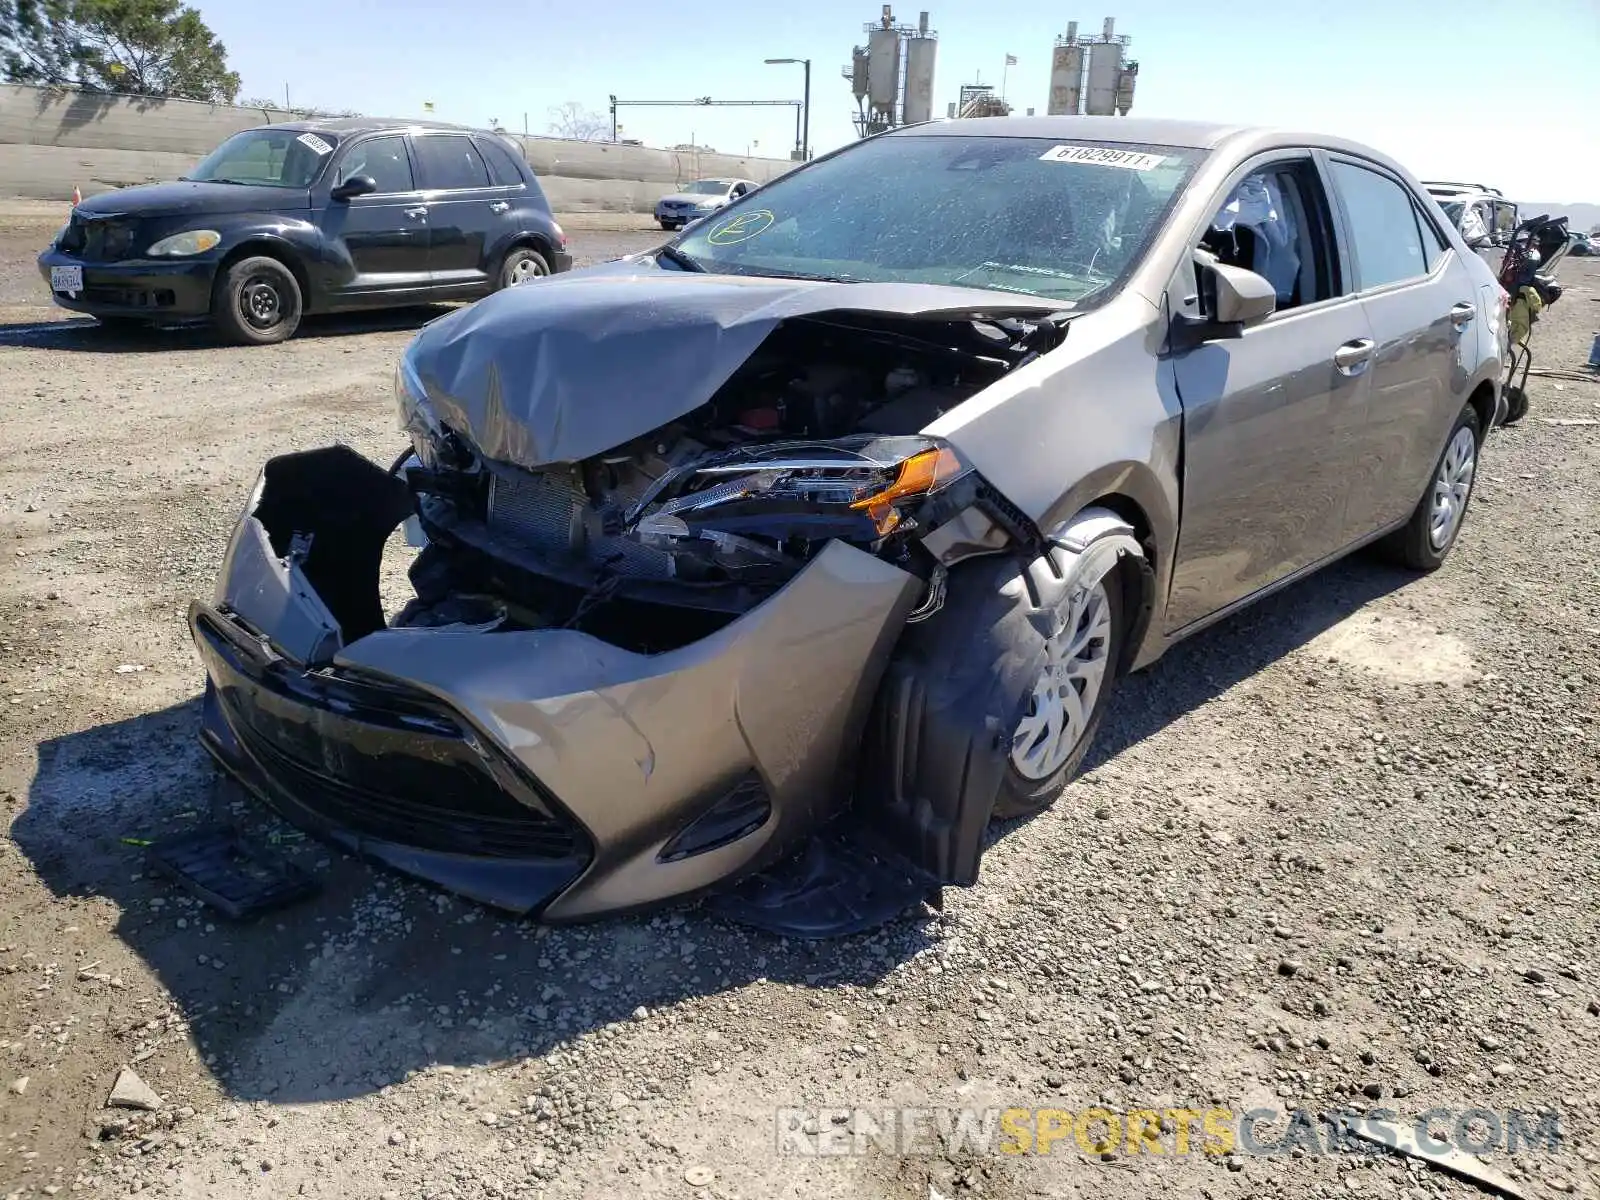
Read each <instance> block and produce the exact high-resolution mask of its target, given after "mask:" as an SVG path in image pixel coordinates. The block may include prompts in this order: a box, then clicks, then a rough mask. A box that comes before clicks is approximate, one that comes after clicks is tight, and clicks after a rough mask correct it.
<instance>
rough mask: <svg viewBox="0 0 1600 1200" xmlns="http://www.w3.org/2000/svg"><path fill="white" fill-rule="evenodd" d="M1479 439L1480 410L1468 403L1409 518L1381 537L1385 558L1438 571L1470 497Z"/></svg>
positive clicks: (1421, 569)
mask: <svg viewBox="0 0 1600 1200" xmlns="http://www.w3.org/2000/svg"><path fill="white" fill-rule="evenodd" d="M1481 442H1482V434H1481V432H1480V431H1479V428H1478V413H1477V410H1476V409H1474V408H1473V407H1472V405H1470V404H1469V405H1467V406H1466V407H1465V408H1463V409H1462V410H1461V415H1460V416H1459V417H1457V418H1456V423H1455V427H1454V428H1452V429H1451V431H1450V436H1449V438H1448V439H1446V441H1445V445H1444V451H1443V453H1441V454H1440V455H1439V461H1438V462H1437V463H1436V464H1435V465H1434V468H1433V477H1432V479H1431V481H1430V482H1429V484H1428V490H1427V491H1426V492H1424V493H1423V495H1422V499H1421V500H1419V501H1417V507H1416V508H1415V509H1414V510H1413V511H1412V513H1411V520H1410V521H1408V522H1406V524H1405V525H1404V526H1403V527H1402V528H1400V529H1397V530H1395V531H1394V532H1393V533H1391V534H1390V535H1389V536H1388V537H1387V538H1385V539H1384V540H1383V542H1382V550H1383V552H1384V553H1385V554H1386V556H1387V557H1389V558H1390V559H1392V560H1393V561H1395V562H1397V563H1399V564H1401V565H1403V566H1407V567H1410V568H1411V569H1412V570H1413V571H1436V570H1438V569H1439V568H1440V567H1441V566H1443V565H1444V560H1445V559H1446V558H1447V557H1448V556H1449V554H1450V548H1451V547H1452V546H1454V545H1455V544H1456V536H1457V535H1458V534H1459V533H1460V532H1461V523H1462V522H1463V521H1464V520H1465V519H1466V516H1467V505H1468V504H1469V503H1470V502H1471V500H1472V484H1473V480H1474V479H1475V477H1476V476H1477V472H1478V447H1479V445H1480V443H1481Z"/></svg>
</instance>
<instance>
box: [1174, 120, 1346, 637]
mask: <svg viewBox="0 0 1600 1200" xmlns="http://www.w3.org/2000/svg"><path fill="white" fill-rule="evenodd" d="M1244 197H1250V198H1251V199H1250V200H1249V202H1248V203H1245V202H1243V200H1242V198H1244ZM1215 205H1216V207H1215V209H1214V211H1215V212H1216V213H1217V216H1215V217H1213V218H1212V222H1211V226H1210V228H1209V229H1207V230H1205V231H1203V232H1202V235H1201V236H1200V237H1198V238H1197V241H1199V242H1201V243H1202V244H1203V245H1204V246H1205V248H1206V249H1207V250H1209V251H1210V252H1213V253H1215V254H1217V256H1218V257H1219V258H1221V259H1222V260H1223V261H1224V262H1227V263H1229V264H1230V265H1234V266H1240V267H1244V268H1247V269H1250V270H1254V271H1256V272H1257V273H1258V274H1262V275H1264V276H1266V277H1267V278H1268V279H1269V280H1270V281H1271V282H1272V283H1273V285H1274V289H1275V291H1276V292H1277V294H1278V311H1276V312H1275V313H1273V314H1272V315H1271V316H1270V317H1268V318H1267V319H1266V320H1265V321H1262V322H1261V323H1260V324H1258V325H1254V326H1252V327H1250V328H1248V329H1246V330H1245V331H1244V333H1243V334H1242V336H1240V337H1239V338H1237V339H1231V340H1217V341H1211V342H1207V343H1205V344H1203V345H1200V346H1196V347H1194V348H1193V349H1190V350H1187V351H1183V352H1181V353H1177V354H1175V355H1174V356H1173V367H1174V375H1175V381H1176V384H1177V388H1178V394H1179V397H1180V399H1181V402H1182V404H1183V431H1184V432H1183V438H1184V455H1183V458H1184V462H1183V516H1182V522H1181V526H1180V529H1179V534H1178V549H1177V555H1176V559H1175V561H1174V566H1173V577H1172V590H1171V595H1170V598H1169V603H1168V606H1167V613H1168V632H1173V631H1176V630H1178V629H1181V628H1183V627H1184V626H1186V625H1190V624H1192V623H1194V622H1195V621H1198V620H1201V619H1203V618H1205V617H1207V616H1209V615H1211V614H1212V613H1215V612H1217V611H1219V610H1221V609H1223V608H1226V607H1227V606H1229V605H1230V604H1233V603H1235V602H1237V601H1240V600H1243V599H1244V598H1246V597H1248V596H1250V595H1251V594H1252V593H1254V592H1257V591H1259V590H1260V589H1262V588H1264V587H1267V586H1269V585H1270V584H1273V583H1275V582H1277V581H1278V580H1280V579H1283V578H1284V577H1286V576H1288V575H1291V574H1293V573H1294V572H1295V571H1297V570H1300V569H1302V568H1304V567H1308V566H1311V565H1313V564H1315V563H1317V562H1319V561H1320V560H1322V559H1324V558H1326V557H1328V556H1329V555H1331V554H1333V553H1335V552H1336V551H1338V550H1340V549H1342V548H1343V546H1344V544H1345V523H1344V517H1345V510H1346V507H1347V504H1348V502H1349V497H1350V491H1351V485H1352V475H1351V464H1352V462H1353V460H1354V457H1355V450H1356V444H1357V439H1358V438H1359V436H1360V433H1361V431H1362V429H1363V427H1364V423H1365V421H1364V411H1365V403H1366V398H1367V394H1368V381H1367V366H1368V356H1369V355H1370V354H1371V352H1372V349H1373V341H1372V335H1371V331H1370V329H1369V328H1368V325H1367V316H1366V312H1365V311H1364V310H1363V308H1362V306H1361V302H1360V300H1359V299H1358V298H1357V297H1356V296H1354V295H1352V294H1351V290H1350V289H1349V288H1347V287H1346V286H1345V283H1344V280H1345V279H1346V278H1347V275H1348V266H1347V264H1346V263H1345V261H1344V258H1343V256H1342V254H1341V253H1340V250H1339V246H1338V242H1337V237H1336V232H1335V231H1336V225H1335V222H1334V218H1333V213H1332V210H1331V207H1330V205H1329V202H1328V198H1327V194H1326V187H1325V183H1324V180H1323V176H1322V173H1321V171H1320V169H1319V167H1318V164H1317V162H1316V159H1315V157H1314V155H1313V154H1312V152H1311V151H1310V150H1309V149H1308V150H1302V151H1297V152H1288V153H1283V152H1274V153H1272V154H1270V155H1265V156H1262V157H1261V158H1258V159H1255V160H1253V161H1252V162H1250V163H1248V164H1246V165H1245V166H1244V167H1243V168H1241V169H1240V171H1238V172H1237V173H1236V174H1235V176H1234V178H1233V180H1232V181H1231V182H1230V184H1229V185H1228V186H1227V187H1226V188H1224V189H1223V190H1222V191H1221V192H1220V193H1219V194H1218V195H1217V197H1216V201H1215ZM1230 210H1232V212H1231V214H1230ZM1224 226H1226V227H1227V228H1223V227H1224ZM1193 299H1194V298H1193V297H1190V298H1189V300H1190V301H1191V302H1192V301H1193ZM1185 307H1187V305H1185Z"/></svg>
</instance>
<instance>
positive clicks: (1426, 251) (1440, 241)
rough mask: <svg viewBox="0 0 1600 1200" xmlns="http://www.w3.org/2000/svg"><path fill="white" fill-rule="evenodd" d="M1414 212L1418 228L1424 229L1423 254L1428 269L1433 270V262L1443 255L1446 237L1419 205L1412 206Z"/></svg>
mask: <svg viewBox="0 0 1600 1200" xmlns="http://www.w3.org/2000/svg"><path fill="white" fill-rule="evenodd" d="M1411 211H1412V213H1413V214H1414V215H1415V216H1416V218H1417V228H1418V229H1420V230H1421V231H1422V256H1423V261H1424V262H1425V263H1426V264H1427V269H1428V270H1430V271H1431V270H1433V264H1434V263H1436V262H1438V261H1439V259H1440V257H1441V256H1443V254H1444V252H1445V248H1446V243H1445V240H1444V238H1443V237H1442V236H1441V235H1440V233H1439V230H1438V227H1437V226H1435V225H1434V223H1433V222H1432V221H1430V220H1429V219H1428V217H1427V214H1426V213H1424V212H1423V211H1422V209H1421V208H1419V207H1418V206H1417V205H1415V204H1413V205H1412V206H1411Z"/></svg>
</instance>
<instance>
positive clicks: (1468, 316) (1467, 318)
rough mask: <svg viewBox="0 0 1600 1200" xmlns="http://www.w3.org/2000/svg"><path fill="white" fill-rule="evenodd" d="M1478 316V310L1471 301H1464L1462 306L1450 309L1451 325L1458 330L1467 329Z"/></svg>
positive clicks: (1457, 305) (1453, 306)
mask: <svg viewBox="0 0 1600 1200" xmlns="http://www.w3.org/2000/svg"><path fill="white" fill-rule="evenodd" d="M1477 315H1478V309H1477V306H1476V305H1475V304H1473V303H1472V302H1471V301H1470V300H1463V301H1462V302H1461V303H1460V304H1456V305H1452V306H1451V308H1450V324H1452V325H1454V326H1455V327H1456V328H1457V329H1465V328H1466V327H1467V326H1468V325H1470V324H1471V323H1472V318H1473V317H1475V316H1477Z"/></svg>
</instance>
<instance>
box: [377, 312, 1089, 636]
mask: <svg viewBox="0 0 1600 1200" xmlns="http://www.w3.org/2000/svg"><path fill="white" fill-rule="evenodd" d="M1061 332H1062V327H1061V326H1060V325H1059V324H1057V323H1054V322H1051V321H1049V320H1048V319H1046V320H1043V321H1040V320H1033V319H1026V320H1025V319H1018V318H1002V319H998V320H981V319H965V320H951V319H937V320H933V319H927V318H920V319H911V320H907V319H903V318H894V317H883V316H876V315H874V316H869V315H864V314H856V313H838V312H829V313H823V314H819V315H814V316H805V317H800V318H794V319H790V320H787V321H784V322H782V323H781V324H779V325H777V326H776V328H774V329H773V330H772V332H771V333H770V334H769V335H768V336H767V337H766V338H765V339H764V340H763V341H762V342H761V344H760V345H759V347H758V348H757V349H756V351H755V352H754V353H753V354H751V355H750V356H749V357H748V358H747V359H746V360H745V361H744V362H743V363H742V364H741V365H740V366H739V367H738V369H737V370H735V371H734V372H733V373H732V374H731V375H730V376H729V377H728V378H727V380H726V382H724V383H723V384H722V385H721V386H720V387H719V388H718V389H717V390H716V391H715V393H714V394H713V395H712V396H711V398H710V400H709V401H708V402H706V403H704V404H701V405H700V406H698V407H696V408H693V409H692V410H691V411H689V412H687V413H685V414H684V415H683V416H681V417H680V418H679V419H677V420H673V421H671V422H669V423H667V424H665V425H662V426H660V427H658V428H656V429H654V430H651V431H650V432H648V433H646V434H644V435H642V436H639V437H635V438H633V439H632V440H629V441H627V442H624V443H622V444H621V445H618V446H616V447H615V448H614V449H611V450H607V451H605V452H602V453H600V454H596V455H593V456H591V457H588V458H585V459H583V460H581V461H577V462H554V463H550V464H548V465H542V466H538V467H535V468H532V469H530V468H527V467H524V466H518V465H512V464H508V463H505V462H497V461H493V460H491V459H490V458H488V457H487V456H485V455H483V454H481V453H480V452H479V451H478V449H477V448H475V447H474V446H473V445H472V444H471V442H470V441H469V440H468V439H467V438H466V437H464V436H462V435H461V433H460V432H459V431H457V430H455V429H453V428H451V427H450V425H449V424H447V423H446V422H445V421H444V420H442V419H440V418H439V417H438V416H437V415H436V414H434V413H433V412H432V411H431V410H430V408H429V406H428V404H427V400H426V398H424V397H419V396H416V395H414V394H407V393H406V392H405V390H404V388H405V385H404V382H403V381H402V385H401V386H402V395H401V397H400V400H401V407H402V414H403V416H404V417H405V418H406V424H407V427H408V429H409V430H410V433H411V436H412V443H413V446H412V450H413V453H412V454H411V455H408V456H406V458H405V459H404V460H403V462H402V464H397V467H399V469H400V470H401V472H402V474H403V477H404V478H405V480H406V482H407V485H408V486H409V488H410V489H411V492H412V494H413V497H414V500H415V502H416V506H417V513H418V516H419V518H420V522H421V525H422V528H423V530H424V531H425V532H426V534H427V535H428V538H429V543H430V544H429V547H428V549H427V550H426V551H425V552H424V554H423V555H422V556H421V558H420V559H419V560H418V562H417V563H416V565H415V567H414V568H413V571H412V582H413V584H414V585H415V587H416V589H417V593H418V600H417V602H415V603H414V604H412V605H410V606H408V608H407V609H406V611H405V612H404V613H402V614H401V615H400V616H399V617H398V618H397V620H396V623H397V624H409V625H427V626H439V625H455V624H468V625H493V626H496V627H499V626H501V625H504V626H506V627H511V628H517V627H521V628H527V627H534V628H538V627H548V626H550V625H552V624H554V625H558V626H561V627H565V628H583V629H585V630H587V631H589V632H593V633H595V634H596V635H597V636H600V637H602V638H605V639H606V640H609V641H613V642H616V643H617V644H620V645H625V646H628V647H629V648H632V649H637V650H645V651H653V650H657V649H664V648H670V647H671V646H674V645H680V644H683V642H684V641H686V640H693V639H694V638H696V637H700V636H704V634H705V633H707V632H709V631H710V630H712V629H715V628H717V627H719V626H720V625H722V624H725V623H726V622H727V621H729V620H731V619H733V618H734V617H736V616H737V615H739V614H740V613H742V612H745V611H748V610H749V609H750V608H751V607H753V606H754V605H756V604H758V603H760V601H761V600H762V599H764V598H765V597H766V596H768V595H770V594H771V593H772V592H773V591H775V590H776V589H777V588H779V587H781V586H782V585H783V584H785V583H786V582H788V581H789V580H790V579H792V578H793V577H794V576H795V574H796V573H797V572H798V571H799V570H800V569H801V568H802V567H804V566H805V565H806V563H807V562H809V561H810V560H811V558H812V557H813V556H814V555H815V554H816V553H817V552H818V551H819V550H820V549H821V547H822V546H823V545H825V544H826V543H827V542H829V541H830V540H840V541H843V542H846V543H849V544H851V545H854V546H856V547H857V548H860V549H863V550H868V551H870V552H872V553H874V554H877V555H878V556H880V557H882V558H884V559H885V560H886V561H890V562H892V563H894V564H895V565H897V566H899V567H900V568H901V569H903V570H906V571H908V572H910V573H912V574H914V575H916V576H918V577H919V578H921V579H923V580H924V581H926V582H927V584H928V594H927V596H926V598H925V600H924V603H923V604H922V605H921V606H919V609H918V613H917V614H914V617H913V619H918V618H919V617H922V616H926V615H931V613H932V612H933V611H936V610H937V606H938V603H939V601H940V596H941V589H942V578H943V569H944V567H945V566H947V565H949V563H950V562H953V561H955V560H956V559H958V558H960V557H964V556H967V555H970V554H971V553H983V552H993V551H995V550H998V549H1000V548H1002V547H1003V546H1004V545H1006V544H1007V543H1009V542H1013V541H1018V540H1021V541H1027V540H1029V538H1030V534H1029V530H1028V529H1027V528H1026V526H1027V522H1026V520H1025V519H1024V518H1022V517H1021V516H1020V514H1016V513H1014V512H1013V511H1011V507H1010V505H1009V504H1008V503H1007V502H1005V501H1004V500H1003V498H1001V497H999V496H998V495H997V494H995V493H993V492H992V489H989V488H988V487H987V485H986V484H985V483H984V482H983V480H982V479H981V478H980V477H979V476H978V475H977V474H976V473H975V472H974V471H973V470H972V469H971V468H970V467H969V466H968V465H967V464H966V463H965V462H963V461H962V459H961V458H960V456H959V455H958V454H957V453H956V451H955V450H954V449H952V448H951V447H949V446H946V445H944V444H943V443H941V442H939V441H937V440H936V439H932V438H928V437H925V436H922V435H921V434H920V432H919V431H920V430H922V429H924V428H926V427H927V426H928V425H929V424H930V423H931V422H933V421H934V420H935V419H936V418H938V417H939V416H940V415H941V414H943V413H945V412H947V411H949V410H950V409H952V408H954V407H955V406H956V405H958V404H960V403H962V402H963V401H964V400H966V399H967V398H969V397H970V396H972V395H974V394H976V393H977V392H979V391H981V390H983V389H984V388H986V387H988V386H989V385H991V384H992V383H994V382H995V381H996V380H998V379H1000V378H1001V377H1002V376H1004V375H1005V374H1007V373H1008V372H1009V371H1011V370H1013V369H1015V368H1016V367H1017V366H1018V365H1020V364H1022V363H1024V362H1026V361H1028V360H1030V359H1031V358H1033V357H1035V356H1036V355H1037V354H1039V353H1041V352H1043V351H1044V350H1047V349H1049V348H1050V347H1052V346H1053V345H1055V344H1056V343H1057V342H1058V340H1059V338H1060V336H1061ZM645 386H648V383H646V384H645ZM415 390H420V389H416V388H413V391H415ZM618 403H619V405H620V404H623V403H625V398H621V397H619V398H618ZM619 423H620V422H619ZM957 518H959V521H958V520H957ZM952 522H954V523H955V524H956V525H957V526H958V528H956V529H953V530H951V531H950V532H949V533H948V534H947V535H946V537H945V538H944V540H943V543H940V542H939V541H938V540H937V539H936V540H935V541H933V542H930V541H929V540H928V539H929V538H930V535H934V534H936V533H937V532H938V531H939V530H941V528H943V527H944V526H946V525H947V524H948V523H952ZM640 605H648V606H651V608H652V609H653V610H654V612H653V613H651V614H650V619H642V618H644V616H645V614H644V613H643V612H641V610H640V609H639V607H638V606H640Z"/></svg>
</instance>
